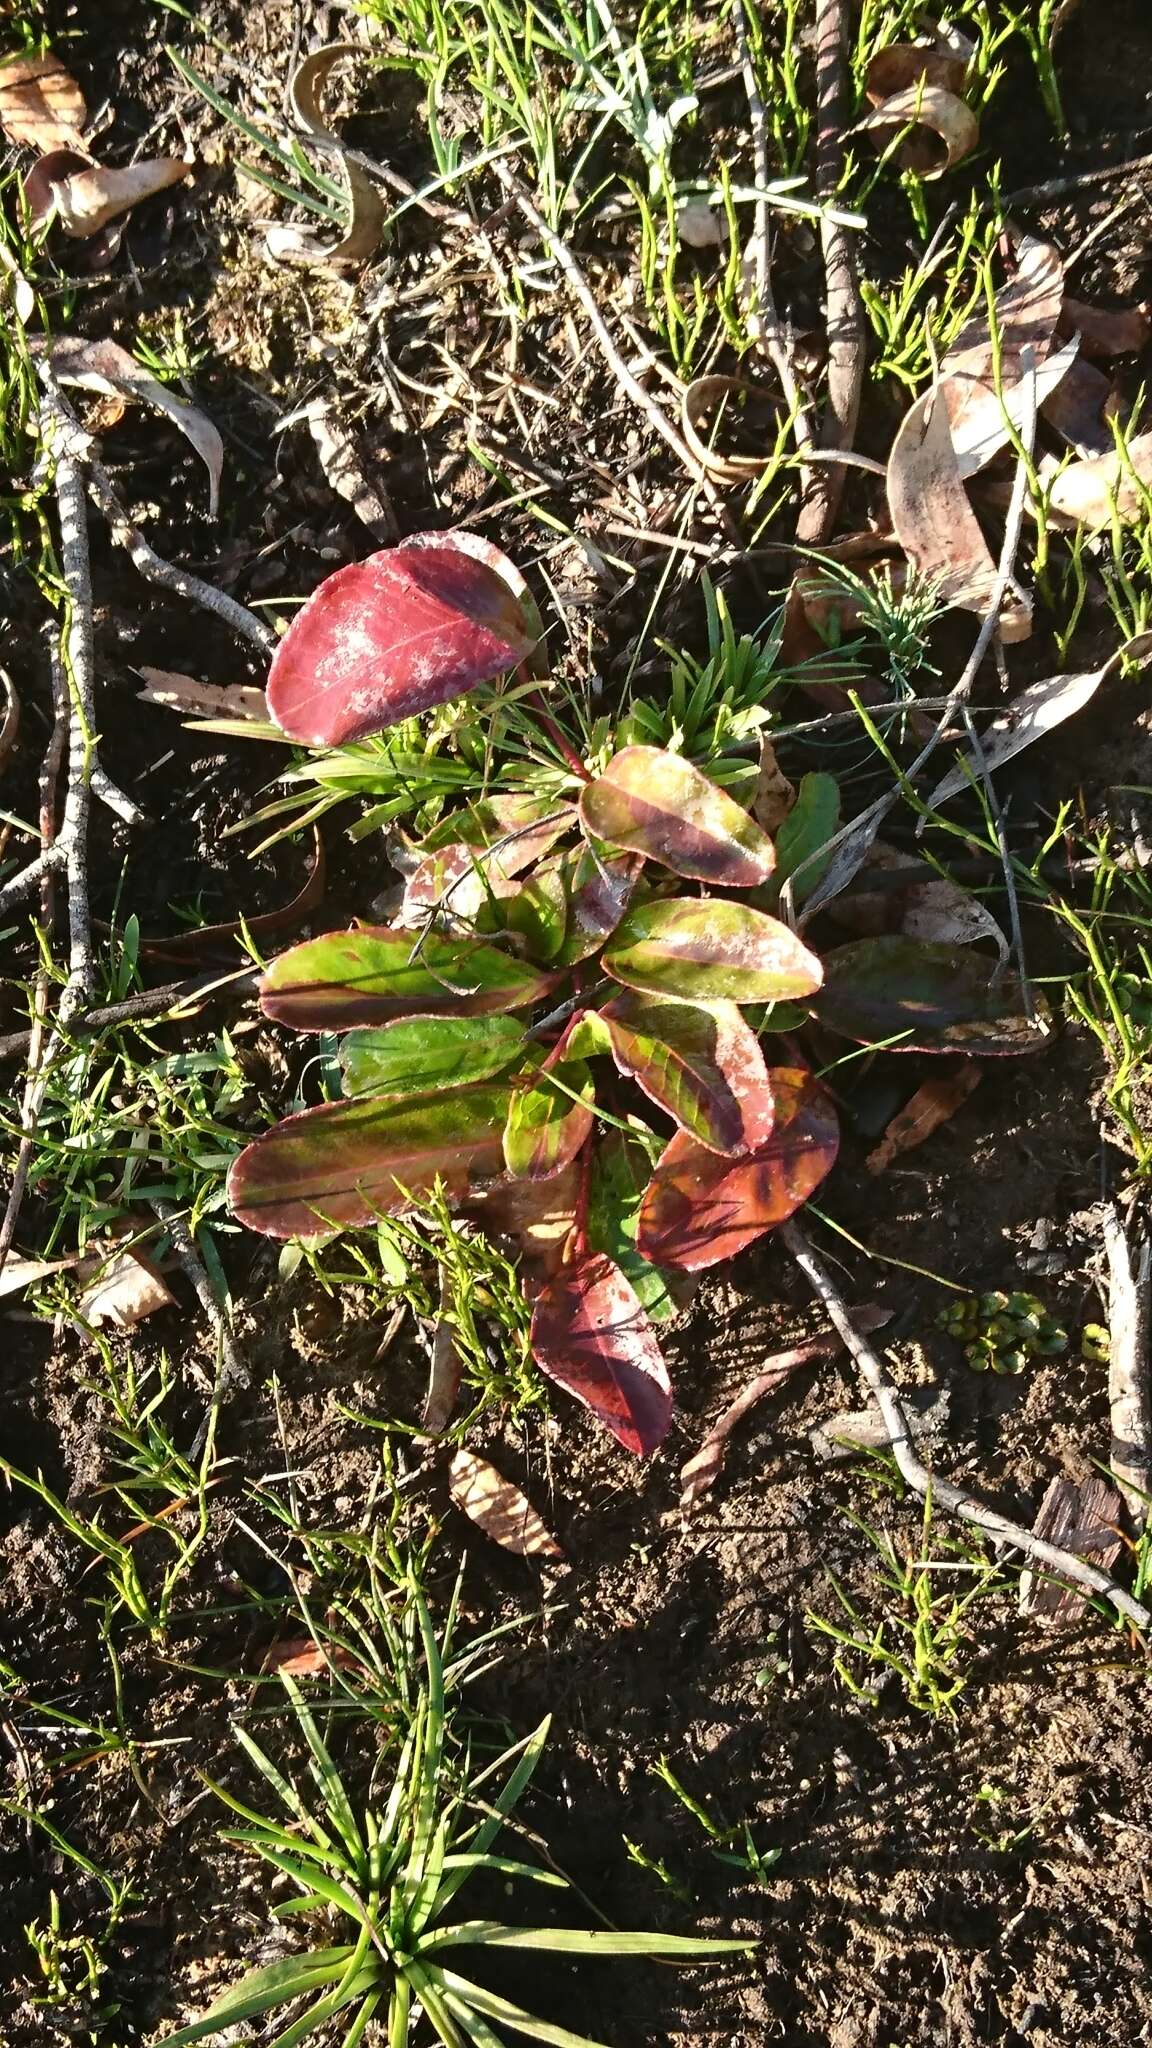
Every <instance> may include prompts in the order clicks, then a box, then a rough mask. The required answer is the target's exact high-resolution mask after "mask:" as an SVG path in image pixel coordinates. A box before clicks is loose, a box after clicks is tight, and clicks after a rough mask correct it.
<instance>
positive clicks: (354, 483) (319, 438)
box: [308, 405, 399, 541]
mask: <svg viewBox="0 0 1152 2048" xmlns="http://www.w3.org/2000/svg"><path fill="white" fill-rule="evenodd" d="M308 431H309V433H310V434H311V436H312V439H313V441H314V442H315V444H316V453H317V455H318V456H319V457H320V467H321V469H322V470H323V471H324V474H325V476H326V477H327V479H328V482H329V483H330V484H331V486H332V489H333V490H334V491H335V492H336V495H337V496H338V497H340V498H343V499H344V500H345V501H346V502H347V503H348V504H349V505H351V507H352V510H353V511H354V512H355V514H356V517H357V519H359V520H360V522H361V524H362V525H363V526H366V527H367V528H368V531H369V533H374V534H375V536H376V538H377V540H383V541H393V540H395V539H396V537H397V535H398V533H399V527H398V526H397V523H396V514H395V512H394V511H393V510H392V507H391V505H390V504H388V502H387V501H386V500H385V499H384V498H382V497H381V496H380V495H379V493H378V492H377V491H374V490H373V488H372V486H371V484H370V483H368V481H367V480H366V478H365V476H364V472H363V470H362V469H361V467H360V463H359V458H358V457H357V454H356V449H355V445H354V443H353V440H352V436H351V435H350V434H349V433H347V432H346V431H345V429H344V428H343V427H342V426H340V425H339V423H338V422H337V421H335V420H334V419H333V418H332V415H331V413H330V411H329V410H328V407H327V406H324V405H321V406H319V407H317V408H315V409H312V408H309V412H308Z"/></svg>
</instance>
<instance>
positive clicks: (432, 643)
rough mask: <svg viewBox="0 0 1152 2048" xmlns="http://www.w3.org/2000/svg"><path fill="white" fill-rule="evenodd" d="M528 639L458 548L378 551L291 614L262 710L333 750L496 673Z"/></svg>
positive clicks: (505, 591)
mask: <svg viewBox="0 0 1152 2048" xmlns="http://www.w3.org/2000/svg"><path fill="white" fill-rule="evenodd" d="M534 644H535V636H534V634H533V633H532V631H531V629H530V625H529V621H528V617H527V615H526V613H525V610H524V607H523V605H522V604H521V603H520V602H519V600H518V599H517V598H516V597H515V596H514V595H513V593H512V591H511V590H510V589H509V587H508V584H507V583H506V582H505V581H504V580H503V578H502V577H500V576H499V575H497V573H496V571H495V570H494V569H492V568H490V567H489V566H488V564H487V563H486V562H482V561H478V560H477V559H476V558H475V556H473V555H471V554H469V553H466V552H465V551H464V550H463V549H461V548H456V547H448V546H442V547H432V548H429V547H421V546H419V545H411V544H410V545H408V546H405V547H397V548H384V549H382V550H381V552H380V553H379V554H375V555H369V556H368V557H367V559H366V560H365V561H363V562H353V563H351V564H349V566H348V567H347V568H344V569H337V570H336V571H335V573H334V574H333V575H331V576H328V577H326V578H325V580H324V582H323V583H322V584H321V585H320V587H319V589H318V590H315V591H314V592H313V594H312V596H311V597H310V598H309V599H308V602H307V604H305V605H304V606H303V607H302V609H301V610H300V611H299V612H297V614H296V617H295V618H294V619H293V621H292V624H291V625H290V626H289V628H288V631H287V633H286V634H285V635H284V638H283V640H282V641H281V642H280V645H279V647H278V648H277V649H276V653H275V655H274V656H273V659H272V667H271V670H270V672H269V677H268V708H269V710H270V711H271V713H272V716H273V717H274V718H275V719H276V721H277V723H278V724H279V725H280V726H281V727H282V729H283V730H284V731H285V732H286V733H287V734H288V735H289V737H290V738H291V739H294V740H298V741H300V742H302V743H303V744H304V745H305V746H312V747H330V746H340V745H342V744H343V743H344V742H345V741H346V740H355V739H364V738H366V737H367V735H368V734H369V733H374V732H381V731H383V729H384V728H385V727H386V726H389V725H396V724H398V723H399V722H400V720H401V719H404V718H412V717H414V716H415V715H416V714H417V713H419V712H421V711H429V710H431V709H432V708H433V706H434V705H437V704H446V703H447V702H448V701H449V699H450V698H452V697H459V696H462V695H463V694H464V692H465V691H466V690H470V689H472V688H473V687H474V685H475V684H476V683H480V682H483V681H485V679H486V678H488V677H490V676H497V675H502V674H503V673H504V672H505V670H507V669H510V668H514V667H515V666H516V664H517V662H518V661H520V660H522V658H523V657H524V656H525V655H526V654H528V653H529V652H530V650H531V648H532V647H533V646H534Z"/></svg>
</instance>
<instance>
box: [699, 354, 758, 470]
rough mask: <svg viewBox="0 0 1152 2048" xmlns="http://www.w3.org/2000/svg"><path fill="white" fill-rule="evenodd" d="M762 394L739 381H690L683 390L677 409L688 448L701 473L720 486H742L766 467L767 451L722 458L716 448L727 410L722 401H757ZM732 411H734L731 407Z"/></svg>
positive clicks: (706, 378) (717, 378)
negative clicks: (707, 474) (718, 482)
mask: <svg viewBox="0 0 1152 2048" xmlns="http://www.w3.org/2000/svg"><path fill="white" fill-rule="evenodd" d="M761 396H762V394H761V393H759V392H758V391H756V389H755V387H754V386H753V385H751V384H747V383H745V382H743V381H742V379H741V378H739V377H721V376H712V377H693V379H692V381H691V383H690V384H688V385H686V386H685V390H684V396H683V399H682V400H681V405H680V426H681V431H682V433H683V435H684V439H685V441H686V442H687V444H688V446H689V448H690V449H691V450H692V453H693V455H694V456H695V457H696V460H697V462H698V463H699V464H700V466H701V468H702V469H706V470H707V471H708V473H709V475H710V476H714V477H718V478H719V480H720V481H721V483H727V484H735V483H743V482H746V481H747V480H748V478H749V477H758V476H762V475H763V473H764V471H765V469H766V468H767V467H768V462H769V459H770V456H769V450H768V448H767V447H765V450H764V452H763V454H760V455H736V454H727V455H726V454H725V453H724V451H723V449H722V448H718V447H717V445H716V440H717V435H718V434H719V433H720V432H721V431H722V429H723V426H724V415H725V411H726V410H727V409H728V408H727V407H726V404H725V401H733V402H738V401H739V400H740V399H742V398H759V397H761ZM732 409H735V405H733V407H732Z"/></svg>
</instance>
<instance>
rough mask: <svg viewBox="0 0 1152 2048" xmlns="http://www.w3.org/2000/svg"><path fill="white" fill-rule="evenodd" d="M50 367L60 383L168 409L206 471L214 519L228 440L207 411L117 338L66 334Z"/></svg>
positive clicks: (57, 346) (218, 500)
mask: <svg viewBox="0 0 1152 2048" xmlns="http://www.w3.org/2000/svg"><path fill="white" fill-rule="evenodd" d="M52 367H53V369H54V370H55V372H56V375H57V376H58V377H59V379H60V382H61V383H62V384H74V385H77V386H79V388H80V389H81V390H83V391H100V392H108V391H111V392H118V393H119V394H120V395H121V396H123V397H125V398H136V399H139V400H140V401H141V402H142V403H143V404H145V405H152V406H155V408H156V410H157V411H158V412H162V413H166V414H167V416H168V418H169V419H170V420H173V421H174V422H175V424H176V425H177V426H178V427H179V429H180V432H181V433H182V434H183V435H184V438H185V440H187V441H190V442H191V444H192V446H193V448H194V449H195V450H196V453H197V455H199V457H200V459H201V461H202V462H203V464H204V467H205V469H206V470H207V471H208V510H209V513H210V514H211V516H212V517H213V518H215V516H216V513H217V511H218V509H219V504H220V478H221V475H222V474H223V469H224V443H223V441H222V440H221V439H220V436H219V434H218V432H217V431H216V428H215V427H214V426H213V424H212V422H211V420H210V419H209V418H208V415H207V413H203V412H201V411H200V409H199V407H198V406H195V405H191V404H189V402H188V400H187V399H186V398H177V397H176V396H175V395H174V393H173V392H171V391H169V390H168V389H167V387H166V386H165V385H163V384H161V383H160V382H159V380H158V379H157V378H155V377H153V376H150V375H149V372H148V371H147V370H145V369H144V368H142V366H141V365H140V364H139V363H138V362H136V360H135V358H134V357H132V356H130V355H129V354H128V351H127V349H123V348H121V347H120V345H119V343H118V342H115V341H87V340H85V339H83V338H82V337H80V336H64V337H63V338H62V339H61V340H59V341H57V342H54V343H53V345H52Z"/></svg>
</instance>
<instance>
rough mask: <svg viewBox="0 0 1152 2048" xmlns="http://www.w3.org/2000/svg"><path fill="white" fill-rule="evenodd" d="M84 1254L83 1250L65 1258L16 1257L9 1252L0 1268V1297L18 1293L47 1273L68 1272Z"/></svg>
mask: <svg viewBox="0 0 1152 2048" xmlns="http://www.w3.org/2000/svg"><path fill="white" fill-rule="evenodd" d="M86 1256H87V1255H86V1254H85V1253H84V1252H73V1253H72V1255H71V1257H70V1258H67V1259H18V1258H14V1257H12V1255H11V1254H10V1255H9V1256H8V1258H6V1259H5V1261H4V1265H3V1268H2V1269H0V1298H2V1297H3V1296H4V1295H6V1294H19V1293H20V1292H21V1290H22V1289H23V1288H25V1287H32V1286H34V1285H35V1283H36V1281H37V1280H46V1279H47V1277H48V1275H49V1273H67V1272H70V1271H71V1270H72V1268H73V1267H74V1266H79V1265H82V1264H83V1262H84V1259H85V1257H86Z"/></svg>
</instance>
